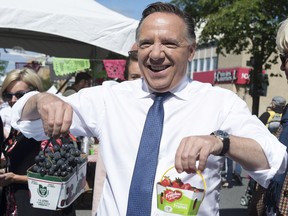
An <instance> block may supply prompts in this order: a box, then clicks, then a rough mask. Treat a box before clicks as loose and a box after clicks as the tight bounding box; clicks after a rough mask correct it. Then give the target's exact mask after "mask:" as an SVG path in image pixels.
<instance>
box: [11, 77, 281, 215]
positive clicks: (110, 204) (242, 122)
mask: <svg viewBox="0 0 288 216" xmlns="http://www.w3.org/2000/svg"><path fill="white" fill-rule="evenodd" d="M171 92H172V93H173V97H170V98H168V99H167V100H166V101H165V102H164V110H165V117H164V128H163V134H162V140H161V144H160V150H159V159H158V167H157V173H156V177H155V187H154V191H153V201H152V202H153V203H152V213H151V215H169V214H163V213H162V212H161V211H159V210H158V209H157V196H156V183H157V182H158V181H160V179H161V177H162V175H163V174H164V172H165V171H166V170H167V169H168V168H169V167H171V166H173V165H174V159H175V153H176V150H177V148H178V145H179V144H180V141H181V139H182V138H184V137H187V136H191V135H209V134H211V132H213V131H215V130H224V131H227V132H228V133H229V134H232V135H235V136H240V137H247V138H253V139H254V140H256V141H257V142H258V143H260V144H261V146H262V148H263V151H264V152H265V154H266V157H267V159H268V161H269V164H270V167H271V168H270V169H268V170H262V171H257V172H249V171H248V174H249V175H250V176H251V177H253V178H255V179H256V180H257V181H258V182H259V183H260V184H261V185H263V186H265V187H267V185H268V184H269V179H271V178H272V177H273V176H274V174H275V173H276V172H277V170H279V169H280V170H281V171H283V168H285V163H286V147H285V146H284V145H282V144H281V143H280V142H279V141H278V140H277V139H276V138H275V137H274V136H273V135H271V134H270V133H269V131H268V130H267V128H266V127H265V126H264V125H263V124H262V122H261V121H259V120H258V118H257V117H256V116H253V115H251V113H250V111H249V109H248V108H247V105H246V103H245V102H244V101H243V100H242V99H240V98H239V97H238V96H237V95H236V94H234V93H233V92H231V91H229V90H226V89H222V88H219V87H212V86H211V85H210V84H206V83H200V82H197V81H191V80H188V78H187V79H186V78H185V79H183V81H182V82H181V84H180V85H179V86H178V87H177V88H175V89H173V90H172V91H171ZM32 94H34V93H28V94H27V95H25V96H24V97H23V98H21V99H20V100H19V101H18V102H17V103H16V104H15V105H14V106H13V114H14V116H13V120H12V126H13V127H15V128H18V129H19V130H21V131H22V132H23V133H24V135H25V136H28V137H31V136H33V137H34V138H37V139H44V138H47V137H45V136H44V132H43V128H42V123H41V121H40V120H36V121H19V119H20V115H21V110H22V106H23V104H24V103H25V101H27V98H28V97H29V95H32ZM63 100H65V101H67V102H68V103H70V104H71V105H72V106H73V109H74V114H73V123H72V126H71V130H70V131H71V133H72V134H74V135H76V136H78V135H82V136H93V137H97V138H98V139H99V141H100V147H99V148H100V151H101V156H102V159H103V162H104V164H105V168H106V171H107V177H106V180H105V182H104V188H103V194H102V197H101V200H100V204H99V207H98V210H97V213H98V216H99V215H100V216H107V215H113V216H117V215H121V216H124V215H126V209H127V201H128V194H129V187H130V182H131V178H132V174H133V168H134V163H135V160H136V155H137V151H138V147H139V143H140V138H141V133H142V130H143V126H144V122H145V118H146V114H147V112H148V109H149V108H150V106H151V105H152V103H153V95H152V94H151V93H150V92H149V91H148V88H147V86H146V84H145V82H144V81H143V79H139V80H135V81H127V82H122V83H117V82H115V81H107V82H104V83H103V85H102V86H95V87H91V88H85V89H83V90H81V91H79V92H78V93H77V94H73V95H72V96H70V97H66V98H63ZM284 158H285V160H284ZM255 160H257V159H256V158H255ZM223 161H224V157H218V156H213V155H210V156H209V158H208V162H207V165H206V168H205V170H204V172H203V176H204V178H205V180H206V183H207V191H206V196H205V199H204V200H203V202H202V204H201V206H200V209H199V214H198V215H200V216H203V215H207V216H210V215H219V199H220V197H219V188H220V179H221V178H220V176H221V173H220V172H221V169H222V165H223ZM281 167H282V168H281ZM171 175H172V174H171ZM171 175H170V176H171ZM173 175H174V174H173ZM182 177H183V176H182ZM183 181H184V182H190V183H191V184H192V185H194V186H196V187H203V186H202V185H203V182H202V180H201V178H199V176H197V175H185V177H183ZM139 187H140V186H139ZM143 205H145V200H143Z"/></svg>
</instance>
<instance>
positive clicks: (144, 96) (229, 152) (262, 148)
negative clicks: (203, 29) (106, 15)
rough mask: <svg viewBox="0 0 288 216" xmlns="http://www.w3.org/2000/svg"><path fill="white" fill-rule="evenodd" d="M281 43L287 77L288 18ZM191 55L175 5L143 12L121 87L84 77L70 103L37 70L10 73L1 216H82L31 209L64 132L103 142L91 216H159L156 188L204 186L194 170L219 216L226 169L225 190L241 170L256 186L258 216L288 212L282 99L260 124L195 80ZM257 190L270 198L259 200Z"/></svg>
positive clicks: (186, 21) (188, 33)
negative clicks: (46, 156) (45, 148)
mask: <svg viewBox="0 0 288 216" xmlns="http://www.w3.org/2000/svg"><path fill="white" fill-rule="evenodd" d="M276 43H277V47H278V49H279V52H280V59H281V61H282V64H281V70H283V71H285V74H286V77H287V79H288V19H287V20H285V21H284V22H282V23H281V26H280V28H279V30H278V33H277V40H276ZM195 50H196V36H195V32H194V23H193V19H192V17H191V16H190V15H189V14H187V13H186V12H184V11H182V10H180V9H179V8H178V7H176V6H174V5H172V4H170V3H162V2H156V3H153V4H150V5H149V6H147V8H146V9H145V10H144V11H143V14H142V18H141V20H140V22H139V25H138V27H137V29H136V43H135V44H134V45H133V47H132V48H131V50H130V51H129V55H128V58H127V61H126V68H125V73H124V75H125V76H124V77H125V81H121V82H117V81H115V80H110V81H106V82H103V84H102V85H98V86H91V83H92V76H91V75H89V74H88V73H86V72H85V73H84V72H83V73H78V74H77V75H76V77H75V83H74V84H73V85H71V86H69V87H67V88H66V90H65V91H64V92H63V95H55V94H51V93H47V92H44V91H43V86H42V83H41V79H40V77H39V76H38V75H37V74H36V73H35V71H33V70H31V69H29V68H23V69H16V70H13V71H11V72H10V73H8V74H7V76H6V78H5V80H4V82H3V84H2V88H1V97H2V99H3V101H4V102H5V104H8V105H9V108H6V107H4V106H3V108H2V109H3V110H4V108H5V109H7V110H8V111H6V113H8V114H5V112H3V113H2V114H1V111H0V117H1V118H2V120H1V123H2V125H0V126H1V127H2V130H1V131H0V132H1V133H0V139H1V141H2V143H3V144H2V145H1V150H0V153H1V154H2V156H3V157H2V158H1V164H2V165H3V167H4V168H2V169H0V187H1V188H2V193H1V194H2V195H1V203H0V205H1V206H0V215H1V216H2V215H19V216H20V215H43V216H44V215H76V213H75V206H74V205H73V204H72V205H71V206H69V207H68V208H65V209H62V210H61V211H52V210H44V209H39V208H33V207H32V206H31V205H30V203H29V189H28V185H27V175H26V171H27V169H28V168H29V167H31V165H33V164H34V162H35V161H34V158H35V156H36V155H37V154H38V152H39V151H40V150H41V143H42V141H43V140H47V139H49V138H50V137H59V136H62V135H67V134H68V133H71V134H73V135H75V136H78V137H83V136H86V137H95V138H97V140H99V143H100V144H99V154H98V158H97V168H96V175H95V183H94V194H93V209H92V215H96V214H97V215H98V216H99V215H100V216H101V215H105V216H106V215H127V216H134V215H158V214H161V213H163V211H162V210H160V209H159V208H157V200H158V199H157V181H158V180H159V179H161V177H162V175H163V173H165V172H166V171H167V169H169V167H171V166H173V167H174V168H175V170H176V172H177V174H179V175H181V178H183V180H185V181H187V182H193V184H194V185H196V186H199V187H201V186H202V184H203V182H202V179H199V178H197V176H196V175H195V174H194V173H195V172H196V171H200V172H201V175H202V176H203V178H204V179H205V180H206V184H207V188H206V193H205V199H204V200H203V201H202V203H201V206H200V208H199V211H198V215H219V199H218V198H219V195H220V187H219V186H220V185H221V183H223V181H222V178H221V172H222V171H223V167H225V166H224V165H225V160H226V161H227V162H226V167H227V171H226V174H227V175H226V180H227V187H228V188H231V187H232V186H233V185H232V179H233V172H234V179H236V180H238V181H239V184H240V183H241V184H242V180H241V172H242V169H245V170H246V172H247V173H248V175H249V176H250V177H251V178H252V179H253V181H255V182H257V187H256V188H255V190H254V191H253V194H252V201H251V203H250V206H249V212H250V215H263V213H264V212H265V213H266V214H267V215H273V214H275V212H276V213H277V215H280V214H282V215H287V214H288V212H287V208H285V206H286V205H287V202H288V201H287V200H286V199H287V197H286V196H285V195H284V192H283V191H284V190H286V191H287V189H286V188H287V187H288V177H287V175H286V173H287V168H286V167H287V160H288V158H287V152H286V151H287V145H288V139H287V137H288V131H287V130H288V129H287V128H286V123H287V121H288V120H287V119H288V113H287V112H286V110H287V107H285V106H286V100H285V98H283V97H281V96H275V97H274V98H272V102H271V106H269V110H268V109H267V112H265V113H263V114H262V115H261V116H260V117H259V118H256V117H255V116H253V115H252V114H251V112H250V111H249V109H248V107H247V104H246V103H245V102H244V101H243V100H241V99H240V98H239V97H238V96H237V95H236V94H234V93H233V92H232V91H229V90H226V89H223V88H220V87H216V86H212V85H210V84H207V83H201V82H197V81H192V80H191V79H190V78H188V77H187V75H186V69H187V65H188V62H189V61H192V59H193V56H194V53H195ZM159 98H160V99H159ZM160 100H161V103H160V102H159V101H160ZM157 103H158V105H155V104H157ZM83 104H84V105H85V106H83ZM7 107H8V106H7ZM155 107H157V108H155ZM151 113H154V116H153V118H150V114H151ZM278 113H279V114H281V115H279V116H280V118H278V120H277V121H276V120H275V119H276V117H277V114H278ZM159 116H161V117H162V119H161V120H158V117H159ZM274 116H275V117H274ZM286 120H287V121H286ZM272 122H273V123H275V124H274V126H273V127H272ZM276 122H277V128H276V126H275V125H276ZM269 123H271V124H269ZM267 128H268V129H269V130H267ZM272 128H273V129H272ZM275 128H276V129H275ZM147 130H149V132H148V134H149V135H148V137H147V132H146V131H147ZM155 131H158V132H157V133H156V132H155ZM159 135H160V136H159ZM147 140H148V141H147ZM154 140H156V141H155V144H154ZM149 143H153V146H151V145H149ZM28 146H29V147H28ZM143 155H144V156H143ZM233 163H234V164H235V170H233ZM146 180H148V181H147V182H146ZM225 183H226V182H225ZM283 185H284V187H283V188H282V186H283ZM120 186H121V187H120ZM222 186H224V185H223V184H222ZM260 189H261V195H262V198H263V199H256V195H258V194H259V193H260V192H259V191H260ZM255 200H257V201H255ZM259 202H261V203H262V205H261V206H262V208H261V209H259V208H258V206H259V205H258V204H259ZM256 212H257V214H256Z"/></svg>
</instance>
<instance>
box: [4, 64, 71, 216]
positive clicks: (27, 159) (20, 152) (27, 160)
mask: <svg viewBox="0 0 288 216" xmlns="http://www.w3.org/2000/svg"><path fill="white" fill-rule="evenodd" d="M33 90H37V91H40V92H41V91H43V85H42V81H41V78H40V77H39V76H38V75H37V74H36V73H35V72H34V71H33V70H31V69H28V68H23V69H16V70H13V71H11V72H10V73H8V74H7V76H6V78H5V80H4V82H3V84H2V89H1V95H2V98H3V100H4V101H6V102H8V104H9V105H10V106H11V107H12V106H13V105H14V104H15V103H16V101H17V100H18V99H19V98H21V97H22V96H23V95H24V94H26V93H27V92H30V91H33ZM3 145H4V146H3ZM1 147H2V150H3V153H4V155H5V158H6V168H5V173H0V187H3V191H2V196H1V197H2V200H1V206H0V216H4V215H5V216H6V215H7V216H8V215H9V216H14V215H15V216H16V215H17V216H21V215H23V216H27V215H41V216H50V215H51V216H55V215H71V216H72V215H73V216H75V215H76V213H75V210H74V208H73V206H70V207H68V208H67V209H64V210H61V211H52V210H44V209H39V208H33V207H32V206H31V204H30V195H29V189H28V181H27V176H26V171H27V169H28V168H29V167H30V166H32V165H33V164H34V163H35V156H36V155H37V154H38V153H39V151H40V150H41V149H40V148H41V141H36V140H34V139H32V138H31V139H28V138H26V137H24V136H23V135H22V134H21V133H20V132H18V131H16V130H14V129H13V128H11V131H10V134H9V137H8V138H7V139H6V140H5V142H4V144H2V146H1Z"/></svg>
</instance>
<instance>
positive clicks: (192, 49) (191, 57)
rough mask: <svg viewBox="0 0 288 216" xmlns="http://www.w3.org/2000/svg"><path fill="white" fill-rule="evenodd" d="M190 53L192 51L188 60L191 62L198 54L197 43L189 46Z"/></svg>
mask: <svg viewBox="0 0 288 216" xmlns="http://www.w3.org/2000/svg"><path fill="white" fill-rule="evenodd" d="M189 51H190V56H189V58H188V61H189V62H191V61H192V59H193V57H194V54H195V52H196V43H193V44H191V45H190V46H189Z"/></svg>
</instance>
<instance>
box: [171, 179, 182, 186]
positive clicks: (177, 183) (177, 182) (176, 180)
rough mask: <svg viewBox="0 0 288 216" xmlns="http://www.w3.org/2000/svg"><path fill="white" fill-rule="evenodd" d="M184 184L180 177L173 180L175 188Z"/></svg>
mask: <svg viewBox="0 0 288 216" xmlns="http://www.w3.org/2000/svg"><path fill="white" fill-rule="evenodd" d="M182 185H183V182H182V180H181V179H180V178H175V180H174V181H173V182H172V187H174V188H181V186H182Z"/></svg>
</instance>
